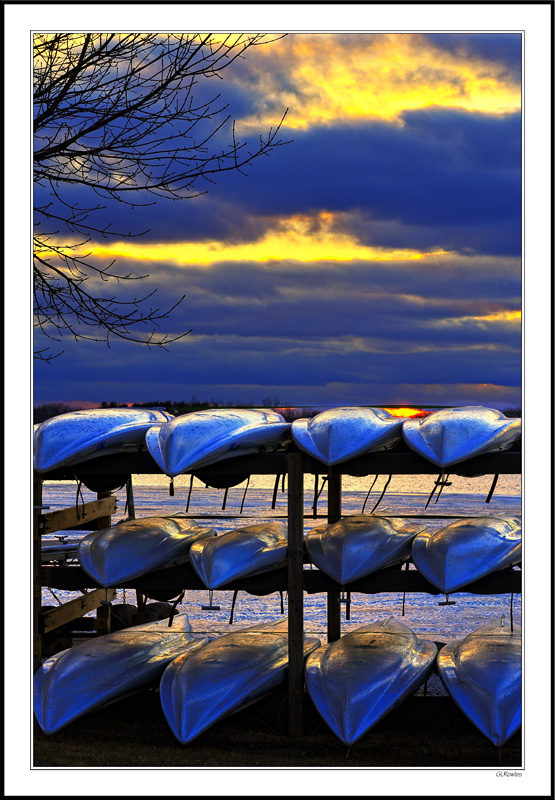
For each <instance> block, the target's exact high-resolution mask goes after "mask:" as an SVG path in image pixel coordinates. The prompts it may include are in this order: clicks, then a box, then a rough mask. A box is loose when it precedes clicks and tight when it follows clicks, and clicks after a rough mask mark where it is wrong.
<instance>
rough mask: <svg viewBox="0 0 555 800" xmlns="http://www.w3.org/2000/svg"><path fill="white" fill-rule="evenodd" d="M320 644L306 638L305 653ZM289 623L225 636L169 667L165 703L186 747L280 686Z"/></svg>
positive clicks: (162, 689)
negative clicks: (220, 722)
mask: <svg viewBox="0 0 555 800" xmlns="http://www.w3.org/2000/svg"><path fill="white" fill-rule="evenodd" d="M319 645H320V641H319V640H318V639H315V638H309V637H305V639H304V645H303V647H304V655H305V656H307V655H308V654H309V653H310V652H312V650H315V649H316V648H317V647H319ZM288 650H289V646H288V634H287V622H283V621H280V622H277V623H276V622H272V623H269V624H265V625H255V626H253V627H251V628H244V629H243V630H239V631H234V632H233V633H229V634H226V635H225V636H221V637H220V638H218V639H216V640H215V641H212V642H210V643H209V644H207V645H206V647H203V648H201V649H197V650H196V651H195V652H193V651H190V652H184V653H183V655H182V656H178V657H177V658H176V659H175V660H174V661H172V663H171V664H170V665H169V666H168V667H167V669H166V671H165V672H164V674H163V676H162V680H161V682H160V700H161V702H162V709H163V711H164V714H165V716H166V719H167V720H168V723H169V725H170V728H171V729H172V731H173V733H174V734H175V736H176V738H177V739H178V740H179V741H180V742H181V743H182V744H186V743H188V742H190V741H192V740H193V739H195V738H196V737H197V736H199V734H201V733H203V731H205V730H206V729H207V728H209V727H210V726H211V725H213V724H214V723H215V722H217V721H218V720H220V719H221V718H222V717H225V716H227V715H229V714H232V713H233V712H235V711H238V710H239V709H240V708H242V707H243V706H246V705H249V704H250V703H252V702H254V701H256V700H257V699H259V698H260V697H261V696H262V695H264V694H266V693H267V692H268V691H270V690H272V689H274V688H276V687H277V686H279V685H280V684H281V683H282V681H283V680H284V678H285V674H286V671H287V667H288Z"/></svg>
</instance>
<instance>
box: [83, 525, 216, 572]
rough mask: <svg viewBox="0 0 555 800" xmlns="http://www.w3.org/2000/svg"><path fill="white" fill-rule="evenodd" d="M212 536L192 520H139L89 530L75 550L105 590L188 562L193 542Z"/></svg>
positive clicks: (87, 569) (211, 532) (85, 568)
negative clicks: (155, 571)
mask: <svg viewBox="0 0 555 800" xmlns="http://www.w3.org/2000/svg"><path fill="white" fill-rule="evenodd" d="M213 535H214V530H213V528H202V527H200V526H199V525H197V524H196V523H195V522H194V521H192V520H185V519H178V518H173V519H169V518H165V517H142V518H138V519H128V520H126V521H125V522H120V523H118V524H117V525H113V526H112V527H111V528H104V529H103V530H100V531H92V532H91V533H89V534H87V535H86V536H84V537H83V538H82V539H81V541H80V543H79V547H78V550H77V557H78V559H79V563H80V564H81V566H82V567H83V569H84V570H85V572H86V573H87V574H88V575H90V576H91V578H94V580H95V581H97V583H99V584H100V585H101V586H104V587H106V588H108V587H110V586H118V585H120V584H121V583H124V582H125V581H129V580H131V579H132V578H137V577H139V576H140V575H146V574H147V573H148V572H152V571H154V570H157V569H161V568H163V567H169V566H172V565H174V564H176V563H183V562H184V561H186V560H187V559H188V556H189V550H190V547H191V545H192V544H193V543H194V542H197V541H198V540H199V539H205V538H208V537H211V536H213Z"/></svg>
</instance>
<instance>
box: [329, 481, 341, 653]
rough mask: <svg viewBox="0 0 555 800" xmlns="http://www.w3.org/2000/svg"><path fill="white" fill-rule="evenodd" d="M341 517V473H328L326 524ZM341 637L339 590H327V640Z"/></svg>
mask: <svg viewBox="0 0 555 800" xmlns="http://www.w3.org/2000/svg"><path fill="white" fill-rule="evenodd" d="M340 519H341V475H334V474H332V473H330V474H329V475H328V525H331V524H332V523H333V522H338V521H339V520H340ZM340 638H341V606H340V604H339V592H328V642H335V641H337V639H340Z"/></svg>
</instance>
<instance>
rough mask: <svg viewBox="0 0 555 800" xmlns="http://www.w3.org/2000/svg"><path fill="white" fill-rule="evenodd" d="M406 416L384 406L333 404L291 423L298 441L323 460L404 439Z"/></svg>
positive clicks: (386, 446)
mask: <svg viewBox="0 0 555 800" xmlns="http://www.w3.org/2000/svg"><path fill="white" fill-rule="evenodd" d="M402 427H403V420H402V419H400V418H398V417H394V416H393V414H390V413H389V412H388V411H385V410H384V409H383V408H356V407H355V408H351V407H347V408H332V409H329V410H328V411H322V413H321V414H317V415H316V416H315V417H313V418H312V419H304V418H303V419H296V420H294V421H293V423H292V425H291V435H292V437H293V441H294V442H295V444H296V445H297V446H298V447H299V448H300V449H301V450H303V451H304V452H305V453H308V454H309V455H311V456H313V457H314V458H316V459H318V461H322V462H323V463H324V464H327V465H328V466H331V465H332V464H340V463H341V462H343V461H348V460H349V459H351V458H356V457H357V456H361V455H363V454H364V453H371V452H375V451H378V450H389V449H390V448H392V447H395V445H397V444H398V443H399V442H400V441H402Z"/></svg>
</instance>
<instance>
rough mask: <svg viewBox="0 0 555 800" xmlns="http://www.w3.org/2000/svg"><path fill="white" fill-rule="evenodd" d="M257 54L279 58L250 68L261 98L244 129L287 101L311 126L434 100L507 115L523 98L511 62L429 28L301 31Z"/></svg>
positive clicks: (300, 124)
mask: <svg viewBox="0 0 555 800" xmlns="http://www.w3.org/2000/svg"><path fill="white" fill-rule="evenodd" d="M256 55H257V56H258V57H260V58H261V59H266V60H268V61H271V62H272V63H273V64H274V65H276V59H277V69H271V68H269V67H270V65H263V64H262V65H260V66H259V68H258V70H257V72H256V73H251V74H249V78H250V79H252V81H253V83H252V89H253V90H254V91H255V92H256V93H257V94H259V96H260V98H261V101H260V102H261V105H260V106H259V108H260V112H259V113H258V114H256V115H254V116H252V117H249V118H248V119H243V120H241V121H240V122H239V123H238V127H242V128H249V127H251V126H255V125H256V126H259V125H260V124H261V123H264V124H268V122H270V123H271V121H272V120H273V121H274V122H275V116H276V109H278V108H283V107H289V112H288V116H287V125H288V127H290V128H307V127H309V126H311V125H314V124H322V123H328V122H332V121H336V120H341V119H343V120H348V119H351V120H356V119H361V118H368V117H375V118H379V119H384V120H387V121H396V122H401V120H400V115H401V114H402V113H403V112H404V111H408V110H413V109H419V108H426V107H430V106H441V107H444V108H459V109H465V110H467V111H478V112H484V113H488V114H506V113H511V112H515V111H517V110H519V109H520V105H521V90H520V84H519V83H517V82H515V81H514V79H511V78H510V77H509V75H508V74H507V72H506V71H505V69H504V65H502V64H499V63H496V62H494V61H486V60H485V59H483V58H479V57H478V56H470V55H468V54H467V55H462V54H460V53H453V52H449V51H447V50H443V49H441V48H439V47H436V46H434V44H433V43H432V42H430V41H429V40H428V39H427V38H426V37H425V36H423V35H422V34H412V33H407V34H404V33H384V34H373V35H368V34H362V33H355V34H347V35H342V36H337V35H332V34H309V35H305V34H294V33H293V34H289V35H288V36H287V38H286V39H284V40H283V41H282V42H280V43H279V44H278V45H274V46H270V47H268V48H264V47H262V48H260V49H259V51H258V53H257V54H256ZM280 72H281V73H282V74H283V73H285V74H286V75H287V81H288V84H289V88H288V89H285V88H284V86H283V84H284V83H285V81H283V82H281V81H282V79H281V81H280V77H279V75H280ZM230 77H231V76H230Z"/></svg>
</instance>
